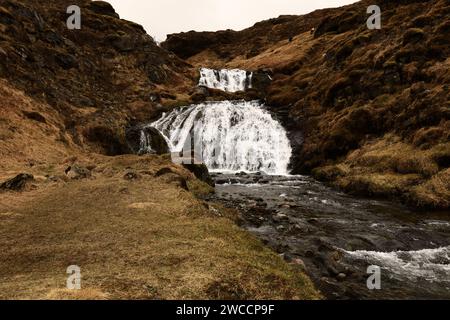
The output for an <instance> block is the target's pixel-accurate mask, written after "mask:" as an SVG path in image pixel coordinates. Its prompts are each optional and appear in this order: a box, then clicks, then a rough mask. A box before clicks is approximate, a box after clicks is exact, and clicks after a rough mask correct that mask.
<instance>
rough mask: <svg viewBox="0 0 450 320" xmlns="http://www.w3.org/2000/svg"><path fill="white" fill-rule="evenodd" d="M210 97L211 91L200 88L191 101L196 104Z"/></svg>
mask: <svg viewBox="0 0 450 320" xmlns="http://www.w3.org/2000/svg"><path fill="white" fill-rule="evenodd" d="M207 97H209V90H208V88H206V87H204V86H198V87H196V88H195V89H194V92H193V93H192V95H191V100H192V101H193V102H195V103H199V102H202V101H205V100H206V98H207Z"/></svg>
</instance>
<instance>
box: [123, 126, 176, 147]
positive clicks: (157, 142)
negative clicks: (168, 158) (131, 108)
mask: <svg viewBox="0 0 450 320" xmlns="http://www.w3.org/2000/svg"><path fill="white" fill-rule="evenodd" d="M126 139H127V145H128V147H129V149H130V150H131V151H132V152H133V153H136V154H145V153H151V154H167V153H170V148H169V145H168V144H167V141H166V139H165V138H164V137H163V135H162V134H161V133H160V132H159V131H158V130H157V129H155V128H152V127H142V126H137V127H133V128H130V129H128V130H127V132H126Z"/></svg>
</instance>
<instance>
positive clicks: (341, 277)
mask: <svg viewBox="0 0 450 320" xmlns="http://www.w3.org/2000/svg"><path fill="white" fill-rule="evenodd" d="M336 278H337V279H338V280H340V281H343V280H345V278H347V275H346V274H345V273H343V272H341V273H339V274H338V275H337V276H336Z"/></svg>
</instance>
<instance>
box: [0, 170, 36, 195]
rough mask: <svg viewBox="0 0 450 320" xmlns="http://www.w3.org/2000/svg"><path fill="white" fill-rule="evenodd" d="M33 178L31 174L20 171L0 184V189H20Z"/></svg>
mask: <svg viewBox="0 0 450 320" xmlns="http://www.w3.org/2000/svg"><path fill="white" fill-rule="evenodd" d="M33 179H34V177H33V175H31V174H27V173H21V174H19V175H17V176H15V177H14V178H12V179H10V180H8V181H5V182H3V183H2V184H0V190H12V191H21V190H23V189H24V188H25V187H26V185H27V183H28V182H30V181H32V180H33Z"/></svg>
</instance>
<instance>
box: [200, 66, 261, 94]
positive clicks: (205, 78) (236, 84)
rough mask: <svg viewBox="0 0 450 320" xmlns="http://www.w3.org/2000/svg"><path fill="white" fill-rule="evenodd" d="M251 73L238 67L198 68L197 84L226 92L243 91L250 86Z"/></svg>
mask: <svg viewBox="0 0 450 320" xmlns="http://www.w3.org/2000/svg"><path fill="white" fill-rule="evenodd" d="M252 77H253V73H251V72H247V71H245V70H239V69H229V70H228V69H222V70H214V69H208V68H201V69H200V81H199V83H198V85H199V86H205V87H208V88H212V89H219V90H223V91H226V92H238V91H245V90H246V89H248V88H251V87H252Z"/></svg>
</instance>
